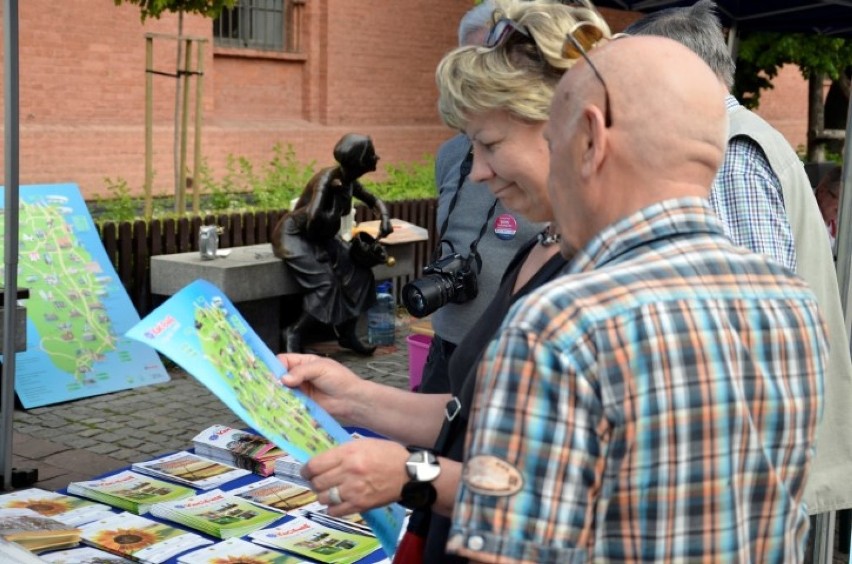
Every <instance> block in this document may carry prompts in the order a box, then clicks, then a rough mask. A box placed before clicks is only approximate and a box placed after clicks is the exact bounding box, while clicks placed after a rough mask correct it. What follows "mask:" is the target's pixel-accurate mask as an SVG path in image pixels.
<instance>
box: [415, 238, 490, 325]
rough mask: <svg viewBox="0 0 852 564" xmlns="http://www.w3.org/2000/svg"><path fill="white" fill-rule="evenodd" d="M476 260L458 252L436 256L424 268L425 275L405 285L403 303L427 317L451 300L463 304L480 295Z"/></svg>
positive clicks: (419, 315)
mask: <svg viewBox="0 0 852 564" xmlns="http://www.w3.org/2000/svg"><path fill="white" fill-rule="evenodd" d="M474 264H475V261H474V259H473V258H472V257H467V258H465V257H463V256H461V255H460V254H458V253H455V254H452V255H449V256H446V257H444V258H442V259H440V260H436V261H435V262H433V263H432V264H430V265H428V266H426V268H424V269H423V274H424V276H423V278H418V279H417V280H414V281H413V282H409V283H408V284H406V285H405V286H404V287H403V288H402V303H403V304H404V305H405V309H407V310H408V313H410V314H411V315H413V316H414V317H425V316H427V315H429V314H430V313H432V312H433V311H435V310H436V309H438V308H440V307H441V306H443V305H444V304H447V303H449V302H453V303H457V304H462V303H464V302H466V301H468V300H472V299H473V298H475V297H476V294H477V292H478V291H479V285H478V284H477V281H476V270H475V269H474Z"/></svg>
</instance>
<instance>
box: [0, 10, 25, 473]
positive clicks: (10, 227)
mask: <svg viewBox="0 0 852 564" xmlns="http://www.w3.org/2000/svg"><path fill="white" fill-rule="evenodd" d="M18 69H19V67H18V0H4V5H3V88H4V93H5V96H4V100H3V104H4V106H3V114H4V115H3V126H4V127H3V129H4V132H3V135H4V140H3V141H4V143H5V145H4V147H5V149H4V159H5V160H4V165H5V185H6V191H5V194H4V205H5V217H4V220H5V229H4V233H3V250H4V266H5V268H6V271H5V276H4V278H5V294H4V298H5V299H4V307H3V378H2V383H0V457H2V466H3V487H4V488H6V489H11V487H12V422H13V416H14V413H13V410H14V408H15V327H16V325H17V324H16V317H17V307H15V306H16V304H17V300H16V296H17V295H18V287H17V286H18V157H19V147H18V141H19V137H18V133H19V132H18V125H19V121H18V120H19V117H20V115H19V102H20V100H19V96H18Z"/></svg>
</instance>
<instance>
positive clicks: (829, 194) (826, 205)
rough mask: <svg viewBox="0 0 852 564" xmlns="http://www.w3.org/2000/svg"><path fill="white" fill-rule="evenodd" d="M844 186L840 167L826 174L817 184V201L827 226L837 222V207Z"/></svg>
mask: <svg viewBox="0 0 852 564" xmlns="http://www.w3.org/2000/svg"><path fill="white" fill-rule="evenodd" d="M842 184H843V168H842V167H840V166H836V167H834V168H832V169H831V170H830V171H828V172H827V173H825V175H823V177H822V178H821V179H820V181H819V184H817V187H816V190H815V195H816V201H817V205H818V206H819V211H820V212H821V213H822V218H823V220H824V221H825V223H826V225H828V224H829V223H830V222H832V221H835V222H836V221H837V206H838V205H839V203H840V188H841V187H842Z"/></svg>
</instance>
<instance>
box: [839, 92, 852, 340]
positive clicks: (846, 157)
mask: <svg viewBox="0 0 852 564" xmlns="http://www.w3.org/2000/svg"><path fill="white" fill-rule="evenodd" d="M846 116H847V117H846V143H845V144H844V147H843V176H842V179H841V180H842V189H841V190H840V202H839V203H838V206H837V265H836V268H837V283H838V285H839V286H840V303H841V305H842V306H843V313H844V314H845V315H844V318H845V319H846V330H847V333H849V334H852V331H850V321H852V315H850V312H849V283H850V271H849V269H850V268H852V197H848V196H849V194H850V192H849V191H850V186H852V166H850V165H852V143H850V140H852V96H850V97H849V110H848V113H847V114H846Z"/></svg>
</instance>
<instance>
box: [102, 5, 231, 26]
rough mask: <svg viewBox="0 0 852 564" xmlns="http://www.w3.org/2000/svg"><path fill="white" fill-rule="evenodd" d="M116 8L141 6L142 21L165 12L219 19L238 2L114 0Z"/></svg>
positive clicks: (157, 16)
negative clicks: (129, 5)
mask: <svg viewBox="0 0 852 564" xmlns="http://www.w3.org/2000/svg"><path fill="white" fill-rule="evenodd" d="M114 2H115V5H116V6H120V5H122V4H124V3H127V4H135V5H137V6H139V9H140V12H141V17H142V21H143V22H144V21H145V20H146V19H147V18H159V17H160V16H161V15H162V14H163V12H173V13H176V12H183V13H185V14H199V15H202V16H206V17H208V18H215V17H217V16H218V15H219V14H220V13H221V12H222V10H224V9H225V8H233V7H234V5H235V4H236V3H237V0H114Z"/></svg>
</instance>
